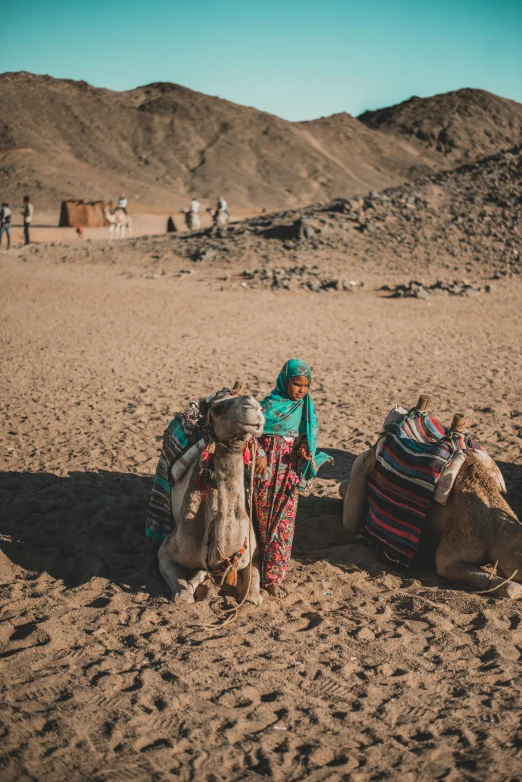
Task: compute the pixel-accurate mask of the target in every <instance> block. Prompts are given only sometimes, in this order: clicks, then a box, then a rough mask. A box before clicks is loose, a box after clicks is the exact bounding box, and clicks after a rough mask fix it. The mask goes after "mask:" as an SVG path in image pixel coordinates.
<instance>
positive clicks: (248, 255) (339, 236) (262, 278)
mask: <svg viewBox="0 0 522 782" xmlns="http://www.w3.org/2000/svg"><path fill="white" fill-rule="evenodd" d="M135 241H136V243H137V246H139V245H140V242H141V241H144V240H135ZM165 246H168V248H169V249H170V251H172V252H173V253H174V254H175V255H177V256H182V257H185V258H187V259H190V260H192V261H196V262H202V263H207V262H208V263H215V262H218V261H221V262H225V263H230V264H231V269H233V270H234V271H236V272H237V270H238V269H240V270H241V271H244V273H245V279H246V280H247V285H256V286H257V285H264V286H265V287H266V286H268V287H273V288H292V287H302V285H301V282H302V281H303V280H304V282H305V283H306V285H308V281H309V282H310V285H308V287H310V288H311V289H312V290H317V291H319V289H321V288H324V287H325V286H326V287H331V285H330V283H331V280H332V276H331V275H332V274H337V275H338V276H339V275H342V274H343V273H346V274H349V273H350V269H355V268H357V269H358V270H359V271H358V273H359V274H360V273H361V272H363V273H364V269H365V267H367V268H368V269H370V268H372V269H373V270H379V269H380V270H381V271H382V272H385V273H386V274H390V275H392V276H393V275H397V274H400V273H404V272H407V273H409V274H418V275H422V276H428V277H430V276H433V275H434V274H441V273H442V274H445V275H446V276H447V275H448V273H451V274H454V273H458V274H459V275H461V274H463V275H466V274H473V275H474V276H475V277H479V278H484V277H486V278H488V279H489V278H490V277H491V276H492V275H493V276H504V275H512V274H520V273H522V147H518V148H514V149H513V150H511V151H510V152H503V153H499V154H498V155H496V156H493V157H491V158H488V159H486V160H483V161H480V162H479V163H474V164H468V165H465V166H462V167H461V168H459V169H457V170H454V171H449V172H444V173H440V174H437V175H434V176H430V177H427V178H422V179H419V180H416V181H415V182H412V183H408V184H404V185H401V186H399V187H395V188H391V189H385V190H383V191H381V192H375V191H374V192H371V193H369V194H368V195H367V196H365V197H360V196H356V197H353V198H350V199H335V200H333V201H331V202H330V203H328V204H319V205H314V206H310V207H306V208H304V209H299V210H292V211H285V212H280V213H277V214H272V215H264V216H261V217H258V218H253V219H250V220H244V221H241V222H239V223H235V224H232V225H229V226H228V227H227V228H225V229H222V230H220V231H218V232H217V233H215V232H214V233H213V232H212V231H210V230H206V231H200V232H199V233H194V234H185V235H180V236H178V237H175V238H173V239H171V240H169V241H168V245H167V244H165ZM343 270H344V271H343ZM248 281H250V282H248ZM323 283H324V285H323Z"/></svg>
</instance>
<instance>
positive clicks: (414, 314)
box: [0, 218, 522, 782]
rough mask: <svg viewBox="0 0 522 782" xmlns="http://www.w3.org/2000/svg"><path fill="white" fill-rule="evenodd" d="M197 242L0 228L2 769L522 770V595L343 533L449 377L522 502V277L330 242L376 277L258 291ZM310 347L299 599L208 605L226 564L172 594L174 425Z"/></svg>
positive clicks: (459, 775)
mask: <svg viewBox="0 0 522 782" xmlns="http://www.w3.org/2000/svg"><path fill="white" fill-rule="evenodd" d="M292 219H293V218H292ZM241 225H242V224H238V228H237V230H239V231H242V230H243V228H242V227H241ZM235 230H236V229H234V231H235ZM234 231H233V232H232V233H231V236H232V237H233V236H235V233H234ZM354 236H358V233H357V232H355V231H354ZM187 241H188V240H187ZM190 241H191V242H192V241H201V242H205V241H206V242H207V243H208V242H209V241H210V239H209V238H208V236H207V238H206V239H205V236H204V235H202V237H201V238H200V239H199V240H197V239H196V238H194V239H190ZM219 241H221V240H219ZM219 241H217V244H216V246H218V247H219V246H220V245H219ZM223 241H224V240H223ZM271 241H272V240H271V239H266V240H265V245H266V246H271V245H270V242H271ZM361 241H362V239H361ZM154 242H155V243H154ZM180 242H181V243H182V240H181V239H180V240H178V239H176V240H171V239H170V238H168V237H157V238H156V239H151V240H148V239H140V240H135V241H133V240H129V241H123V242H119V243H116V242H113V243H111V244H110V243H109V242H107V241H92V242H84V243H83V244H82V245H81V249H78V248H79V247H80V245H79V244H78V243H74V242H72V241H71V242H68V243H65V244H60V245H55V246H51V245H49V244H40V245H35V246H34V247H31V248H27V249H25V250H12V251H11V252H10V253H7V252H6V251H5V250H2V251H1V252H0V275H1V280H2V285H1V294H0V295H1V308H0V313H1V315H0V317H1V329H0V345H1V354H0V355H1V362H2V366H1V374H0V400H1V401H0V406H1V408H0V409H1V413H2V416H1V422H0V427H1V429H0V438H1V439H0V444H1V452H0V453H1V459H2V467H1V474H0V496H1V500H2V504H1V510H0V525H1V526H0V531H1V538H2V550H3V553H2V554H1V561H0V576H1V580H0V585H1V604H0V605H1V613H0V620H1V622H0V631H1V636H0V665H1V667H2V679H1V681H2V684H1V702H2V708H1V717H0V719H1V721H2V725H1V731H2V737H3V749H2V755H1V761H0V762H1V764H2V766H1V767H2V771H1V772H0V776H1V778H2V780H24V781H25V780H27V781H28V780H39V781H40V780H53V782H54V780H76V779H81V780H90V782H94V781H95V780H96V782H98V781H100V782H101V781H102V780H103V782H117V781H118V782H119V781H120V780H131V779H132V780H133V781H134V780H139V781H141V780H144V781H145V780H163V779H165V780H166V779H180V780H208V782H211V781H212V782H216V781H217V780H223V781H224V780H227V781H228V780H256V779H262V778H272V779H275V780H300V779H305V778H306V779H312V780H319V779H321V780H322V779H328V780H350V781H353V782H366V781H367V780H382V779H393V780H395V779H397V780H399V779H400V780H401V781H403V780H406V781H408V782H416V781H417V780H436V779H437V780H438V779H444V780H455V781H457V780H459V781H460V780H469V781H470V782H471V781H473V782H474V781H475V780H506V782H507V781H508V780H511V782H514V780H517V779H519V778H520V773H521V768H522V729H521V715H522V697H521V694H520V693H521V686H520V685H521V659H522V622H521V607H520V604H519V603H517V602H509V601H502V600H496V599H494V598H493V597H484V596H478V595H474V594H470V593H467V592H465V591H462V590H460V589H458V588H457V587H456V585H454V584H451V583H447V582H443V581H441V580H440V579H439V578H437V576H436V574H435V570H434V565H433V562H432V561H431V559H430V557H429V556H427V557H426V558H425V559H423V560H421V561H420V562H419V563H418V564H417V565H416V567H415V568H414V569H412V570H411V571H409V572H406V573H404V572H402V573H400V572H396V571H393V570H391V569H389V568H387V567H385V566H383V565H381V564H380V563H379V562H378V561H377V559H376V558H375V556H374V555H373V553H372V552H370V551H368V550H366V549H363V548H361V547H360V546H359V545H354V544H349V543H348V542H347V538H346V535H345V533H344V531H343V528H342V524H341V500H340V498H339V496H338V483H339V481H340V480H341V479H343V478H344V477H346V475H347V474H348V472H349V469H350V465H351V463H352V461H353V458H354V456H355V455H357V454H358V453H360V452H361V451H362V450H363V449H364V448H366V447H367V445H368V444H369V443H372V442H373V441H374V440H375V437H376V435H377V433H378V431H379V429H380V426H381V423H382V421H383V418H384V415H385V413H386V412H387V410H388V409H389V408H390V407H391V406H393V405H394V404H395V403H396V402H399V403H402V404H406V405H409V404H413V403H414V402H415V401H416V399H417V396H418V394H419V393H420V392H426V393H429V394H430V395H431V397H432V402H431V410H432V412H433V413H434V414H435V415H437V416H438V417H439V418H440V419H441V420H442V421H443V422H444V423H446V424H448V423H449V421H450V420H451V417H452V415H453V413H454V412H455V411H456V410H459V411H462V412H464V413H465V414H466V415H467V417H468V420H469V423H470V428H471V429H472V431H473V433H474V434H475V435H476V436H477V437H478V438H479V439H480V441H481V442H482V444H483V445H484V447H485V448H486V449H487V450H488V451H489V453H490V454H491V455H492V456H493V457H494V458H495V459H497V460H498V462H499V464H500V466H501V468H502V471H503V473H504V476H505V478H506V483H507V485H508V492H509V493H508V500H509V501H510V503H511V504H512V506H513V508H514V509H515V511H518V512H520V511H521V510H522V454H521V442H522V441H521V436H522V403H521V395H520V389H521V384H522V359H521V354H520V339H521V336H522V307H521V304H522V283H521V280H520V278H519V276H517V275H514V274H512V273H511V272H509V274H505V275H497V276H499V279H497V280H496V281H495V282H494V290H493V292H492V293H491V294H485V293H480V294H477V295H476V296H474V297H473V298H467V297H460V296H449V295H448V296H437V297H435V296H430V297H428V299H426V300H423V299H391V298H388V297H387V294H386V293H385V292H382V291H381V292H379V291H378V288H380V287H381V286H382V285H383V284H384V283H388V282H390V280H391V279H392V278H393V282H398V281H400V280H403V281H405V280H406V279H409V276H408V275H409V273H410V271H411V264H412V263H413V261H412V260H411V259H408V258H406V259H405V260H404V266H401V265H400V263H399V262H398V261H394V263H395V265H394V266H393V269H394V270H393V272H389V273H388V272H387V270H386V268H385V267H384V266H383V265H382V264H380V263H378V262H375V263H373V262H372V261H371V260H369V258H368V255H367V254H365V253H363V252H361V253H360V254H356V255H352V256H351V257H350V260H349V262H348V261H347V260H346V258H345V259H344V261H343V256H342V254H340V251H335V252H337V256H336V255H335V252H334V251H333V250H332V253H333V256H335V257H336V258H337V261H336V263H337V264H338V266H339V264H341V265H342V269H343V270H344V272H345V273H346V274H348V275H350V276H353V277H354V280H355V281H357V282H358V283H360V282H364V287H363V286H361V285H360V284H359V285H357V286H356V287H355V290H354V292H352V293H350V292H348V291H346V292H345V291H335V290H333V289H330V292H328V293H321V294H320V293H313V292H311V291H309V290H308V291H306V290H294V291H288V290H281V289H277V290H275V289H272V288H270V289H266V288H264V287H258V288H253V287H244V285H242V284H241V281H242V279H243V278H242V277H241V276H240V272H241V270H242V269H243V268H244V266H243V265H241V264H239V265H237V264H236V266H233V265H231V264H230V263H227V262H226V260H223V258H222V257H221V256H218V258H217V259H214V260H213V261H204V262H201V263H194V262H193V261H191V260H189V259H187V257H183V253H182V252H181V250H179V252H178V251H176V252H173V251H172V249H171V248H172V246H173V245H174V247H176V248H178V245H179V246H180V247H181V245H180V244H179V243H180ZM190 247H191V248H192V245H190ZM297 247H298V249H297V250H296V252H297V253H298V254H299V253H301V255H302V256H303V257H304V256H306V257H308V256H309V255H310V254H311V255H313V254H314V253H315V254H316V255H317V256H318V257H321V253H323V255H324V254H325V253H327V252H329V251H328V248H326V249H324V248H321V247H319V248H318V249H317V248H316V249H315V250H314V249H313V247H312V248H310V247H309V248H308V249H306V248H303V247H302V246H301V250H299V245H298V246H297ZM359 249H360V248H359ZM377 249H378V248H377ZM377 249H376V257H378V252H377ZM265 250H266V247H265V246H263V247H260V248H258V249H257V250H254V251H251V250H249V249H248V248H244V250H243V251H242V252H243V254H244V261H245V264H248V265H249V266H252V265H255V264H256V263H258V264H262V263H263V262H264V261H263V253H264V252H265ZM238 252H239V251H238ZM394 258H395V256H394ZM278 262H279V261H278ZM470 263H471V261H470ZM160 266H161V271H160V270H159V269H160ZM446 266H447V264H446ZM446 266H445V265H443V264H442V265H440V266H436V265H435V266H430V267H429V270H428V271H427V272H426V273H427V274H428V276H430V275H437V274H439V275H446V277H448V275H450V276H451V274H453V271H451V272H450V271H449V269H448V268H446ZM470 268H472V269H473V272H472V273H473V274H475V272H476V267H474V266H470ZM425 271H426V270H425ZM189 272H191V273H189ZM236 272H237V273H236ZM490 272H491V270H490ZM490 272H489V275H490V276H491V273H490ZM337 273H339V271H337ZM481 273H482V277H487V276H488V270H487V268H482V272H481ZM476 276H477V278H478V273H477V275H476ZM296 355H297V356H301V357H302V358H304V359H305V360H307V361H308V362H309V363H310V364H311V366H312V368H313V372H314V384H313V396H314V400H315V403H316V405H317V408H318V412H319V417H320V424H321V436H320V445H321V446H322V447H324V448H327V449H330V451H331V453H332V454H333V455H334V457H335V465H334V466H333V467H329V466H328V467H326V468H324V470H323V472H322V474H321V475H320V478H318V479H317V480H316V482H315V483H314V485H313V487H312V490H311V493H310V494H309V496H306V497H302V498H301V499H300V505H299V511H298V518H297V531H296V539H295V544H294V552H293V560H292V566H291V570H290V572H289V574H288V578H287V581H286V584H287V588H288V596H287V597H284V598H282V599H274V598H270V597H268V596H267V597H266V599H265V601H264V603H263V605H262V606H261V607H259V608H254V607H253V606H248V605H247V606H246V607H245V608H244V610H243V611H242V613H241V614H240V617H239V619H238V621H237V622H236V623H235V624H234V625H232V626H230V627H227V628H224V629H220V628H219V626H217V627H214V628H208V627H205V626H206V625H213V624H219V612H220V609H221V607H222V606H223V605H224V604H230V602H231V601H232V598H231V597H230V596H229V597H226V596H225V597H223V596H220V595H219V593H218V589H217V587H216V586H215V585H213V584H212V583H211V582H210V581H206V582H205V583H204V584H203V585H202V586H201V587H200V588H199V590H198V593H197V597H198V601H197V602H196V603H195V604H194V605H193V606H191V607H188V608H179V607H175V606H174V605H173V604H172V603H171V602H170V601H169V599H168V595H167V593H166V589H165V585H164V584H163V582H162V580H161V578H160V576H159V574H158V571H157V566H156V562H155V559H154V556H153V552H152V549H151V548H149V546H148V545H147V544H146V543H145V538H144V524H145V514H146V508H147V503H148V496H149V491H150V486H151V476H152V474H153V472H154V469H155V465H156V460H157V456H158V450H159V443H160V439H161V435H162V432H163V429H164V427H165V426H166V424H167V423H168V422H169V420H170V419H171V417H172V415H173V414H174V413H175V412H177V411H179V410H181V409H183V408H184V406H185V405H186V403H187V401H188V400H190V399H191V398H199V397H200V396H202V395H204V394H207V393H208V392H209V391H211V390H213V389H216V388H218V387H221V386H223V385H225V384H231V383H233V382H234V381H235V380H236V379H240V380H242V381H244V382H246V383H247V385H248V388H249V390H250V392H251V393H253V394H255V395H256V397H258V398H261V397H262V396H263V395H265V394H266V393H267V392H268V391H269V390H270V389H271V388H272V386H273V383H274V380H275V377H276V375H277V373H278V371H279V369H280V367H281V365H282V363H283V362H284V361H285V360H286V359H287V358H289V357H290V356H296Z"/></svg>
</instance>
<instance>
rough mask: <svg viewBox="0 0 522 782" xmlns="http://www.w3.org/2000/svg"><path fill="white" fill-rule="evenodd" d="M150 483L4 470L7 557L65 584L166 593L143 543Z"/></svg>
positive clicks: (111, 475) (1, 521)
mask: <svg viewBox="0 0 522 782" xmlns="http://www.w3.org/2000/svg"><path fill="white" fill-rule="evenodd" d="M151 483H152V481H151V478H150V477H142V476H138V475H133V474H125V473H117V472H105V471H101V472H96V473H89V472H73V473H70V474H69V476H67V477H63V478H60V477H58V476H56V475H51V474H49V473H14V472H4V473H0V501H1V506H0V534H1V535H2V537H3V540H2V549H3V551H4V553H5V554H6V555H7V556H8V557H9V559H10V560H11V561H12V562H13V563H15V564H17V565H20V566H21V567H23V568H24V569H25V570H27V571H29V572H31V573H33V572H37V573H41V572H44V571H45V572H47V573H49V575H51V576H52V577H53V578H56V579H60V580H62V581H63V582H64V584H65V585H66V586H67V587H76V586H80V585H81V584H83V583H86V582H88V581H89V580H90V579H91V578H93V577H95V576H100V577H102V578H107V579H109V580H110V581H112V582H113V583H115V584H117V585H118V586H119V587H120V588H122V589H123V590H128V591H145V592H148V593H149V594H150V595H153V596H157V595H163V594H164V585H163V582H162V580H161V578H160V576H159V573H158V570H157V564H156V561H157V560H156V557H155V554H154V551H153V547H152V546H151V545H150V544H148V543H146V542H145V536H144V531H145V516H146V512H147V504H148V499H149V494H150V488H151Z"/></svg>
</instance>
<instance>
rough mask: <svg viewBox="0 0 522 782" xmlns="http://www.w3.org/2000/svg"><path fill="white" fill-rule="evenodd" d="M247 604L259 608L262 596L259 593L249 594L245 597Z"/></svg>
mask: <svg viewBox="0 0 522 782" xmlns="http://www.w3.org/2000/svg"><path fill="white" fill-rule="evenodd" d="M247 602H248V603H253V604H254V605H255V606H260V605H261V603H262V602H263V595H262V594H261V592H254V593H252V592H250V594H249V595H248V597H247Z"/></svg>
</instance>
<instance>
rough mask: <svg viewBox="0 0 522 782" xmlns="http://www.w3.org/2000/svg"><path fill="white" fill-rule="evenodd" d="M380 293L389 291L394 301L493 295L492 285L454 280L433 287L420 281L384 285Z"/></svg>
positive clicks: (434, 284)
mask: <svg viewBox="0 0 522 782" xmlns="http://www.w3.org/2000/svg"><path fill="white" fill-rule="evenodd" d="M379 290H380V291H389V292H390V294H391V295H390V298H392V299H402V298H410V299H427V298H428V297H429V296H432V295H433V294H435V295H439V296H440V295H447V294H450V295H451V296H469V297H472V296H477V295H478V294H479V293H491V285H484V286H480V285H478V284H477V283H471V282H468V280H461V281H459V280H453V282H442V280H437V282H435V283H433V285H426V283H424V282H419V281H418V280H410V281H409V282H408V283H406V285H395V286H394V287H390V286H389V285H383V286H382V287H381V288H379Z"/></svg>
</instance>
